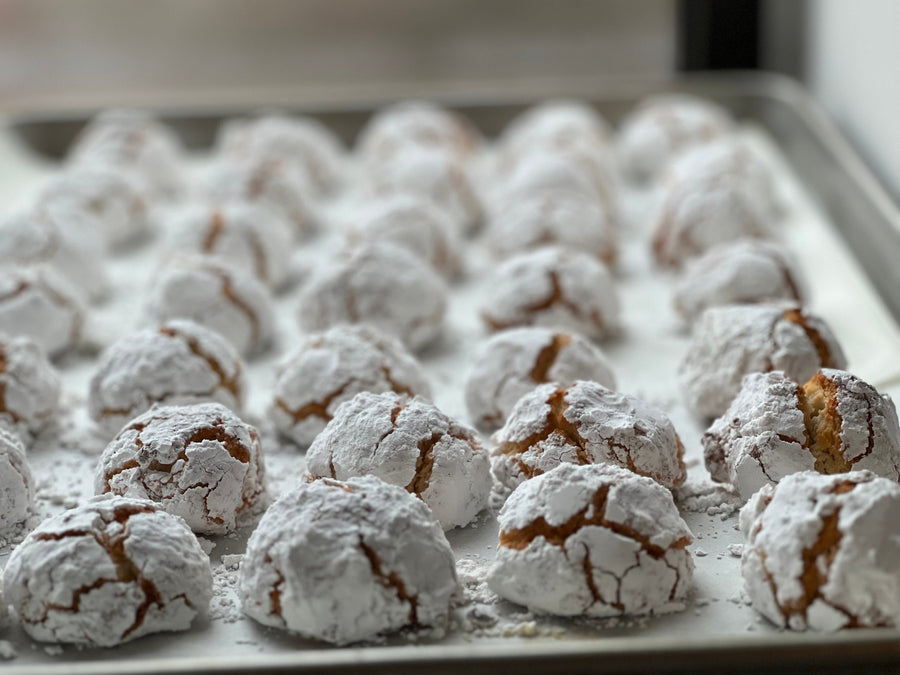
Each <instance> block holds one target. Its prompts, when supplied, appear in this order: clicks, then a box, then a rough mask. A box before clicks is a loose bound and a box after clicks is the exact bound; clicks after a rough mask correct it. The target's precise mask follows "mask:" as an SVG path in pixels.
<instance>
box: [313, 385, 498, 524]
mask: <svg viewBox="0 0 900 675" xmlns="http://www.w3.org/2000/svg"><path fill="white" fill-rule="evenodd" d="M306 470H307V471H308V472H309V475H310V476H311V477H312V478H324V477H329V478H336V479H338V480H347V479H348V478H352V477H354V476H368V475H371V476H377V477H378V478H380V479H382V480H383V481H385V482H387V483H390V484H392V485H398V486H400V487H402V488H404V489H405V490H406V491H407V492H409V493H411V494H414V495H415V496H416V497H418V498H419V499H421V500H422V501H424V502H425V503H426V504H428V506H429V507H430V508H431V511H432V513H434V517H435V518H437V519H438V522H440V524H441V526H442V527H443V528H444V529H445V530H450V529H452V528H454V527H463V526H465V525H468V524H469V523H471V522H472V520H474V518H475V516H477V515H478V514H479V513H480V512H481V511H482V510H483V509H484V508H485V507H486V506H487V502H488V497H489V495H490V492H491V485H492V482H491V471H490V462H489V460H488V455H487V452H486V451H485V450H484V449H483V448H482V447H481V444H480V443H479V442H478V438H477V437H476V435H475V432H474V431H473V430H471V429H469V428H468V427H466V426H464V425H462V424H460V423H459V422H457V421H455V420H453V419H452V418H450V417H448V416H447V415H445V414H444V413H442V412H441V411H440V410H438V409H437V408H436V407H434V406H433V405H432V404H431V403H427V402H426V401H424V400H423V399H420V398H414V399H412V400H410V399H409V398H408V397H406V396H403V395H401V394H396V393H394V392H392V391H389V392H384V393H381V394H373V393H371V392H363V393H361V394H357V395H356V396H354V397H353V398H352V399H351V400H350V401H347V402H346V403H343V404H341V406H340V407H339V408H338V409H337V411H336V412H335V414H334V418H333V419H332V420H331V421H330V422H329V423H328V426H326V427H325V430H324V431H323V432H322V433H321V434H319V435H318V436H316V439H315V440H314V441H313V444H312V445H311V446H310V448H309V452H308V453H307V455H306Z"/></svg>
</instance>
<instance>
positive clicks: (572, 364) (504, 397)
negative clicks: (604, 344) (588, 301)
mask: <svg viewBox="0 0 900 675" xmlns="http://www.w3.org/2000/svg"><path fill="white" fill-rule="evenodd" d="M576 380H592V381H594V382H598V383H600V384H602V385H603V386H604V387H608V388H609V389H615V387H616V380H615V376H614V375H613V371H612V367H611V366H610V364H609V362H608V361H607V360H606V356H605V355H604V354H603V351H602V350H601V349H600V348H599V347H597V346H596V345H595V344H594V343H593V342H591V341H590V340H588V339H586V338H584V337H582V336H581V335H578V334H577V333H566V332H562V331H554V330H552V329H550V328H512V329H510V330H505V331H501V332H500V333H497V334H495V335H493V336H491V337H490V338H489V339H488V340H487V341H485V342H484V343H483V344H482V345H481V347H480V348H479V349H478V351H477V353H476V354H475V359H474V361H473V363H472V367H471V369H470V370H469V374H468V376H467V378H466V387H465V394H466V408H467V410H468V412H469V416H470V418H471V419H472V421H474V423H475V424H476V425H477V426H478V427H480V428H483V429H496V428H497V427H499V426H502V425H503V423H504V422H505V421H506V418H507V417H508V416H509V414H510V412H512V409H513V407H515V405H516V402H517V401H518V400H519V399H520V398H522V397H523V396H524V395H525V394H527V393H528V392H530V391H531V390H532V389H534V388H535V387H536V386H538V385H539V384H543V383H545V382H556V383H558V384H560V385H562V386H570V385H572V384H574V383H575V381H576Z"/></svg>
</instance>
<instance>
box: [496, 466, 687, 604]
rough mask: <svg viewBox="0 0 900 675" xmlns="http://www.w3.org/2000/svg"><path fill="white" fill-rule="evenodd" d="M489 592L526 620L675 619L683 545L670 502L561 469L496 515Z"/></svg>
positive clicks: (596, 475) (613, 472) (598, 469)
mask: <svg viewBox="0 0 900 675" xmlns="http://www.w3.org/2000/svg"><path fill="white" fill-rule="evenodd" d="M499 521H500V545H499V547H498V548H497V556H496V558H495V559H494V563H493V565H492V566H491V568H490V571H489V573H488V578H487V582H488V585H489V586H490V588H491V589H492V590H493V591H494V592H495V593H497V594H498V595H500V596H501V597H503V598H505V599H506V600H510V601H511V602H515V603H518V604H520V605H525V606H526V607H528V609H530V610H532V611H537V612H541V613H547V614H556V615H560V616H591V617H610V616H622V615H639V614H661V613H667V612H672V611H680V610H682V609H684V604H683V600H684V598H685V596H686V595H687V593H688V592H689V591H690V589H691V587H692V584H693V568H694V566H693V562H692V560H691V556H690V553H689V552H688V550H687V546H688V545H689V544H690V543H691V541H692V539H693V537H692V535H691V531H690V530H689V529H688V526H687V524H686V523H685V522H684V520H682V519H681V516H680V515H679V514H678V509H677V508H676V506H675V502H674V501H673V499H672V495H671V493H670V492H669V491H668V490H666V489H665V488H664V487H662V486H661V485H659V484H658V483H656V482H655V481H653V480H650V479H649V478H645V477H642V476H637V475H635V474H634V473H632V472H630V471H627V470H625V469H622V468H619V467H616V466H610V465H605V466H596V465H589V466H577V465H574V464H562V465H560V466H558V467H557V468H555V469H554V470H552V471H550V472H548V473H545V474H543V475H541V476H538V477H537V478H535V479H534V480H530V481H527V482H525V483H523V484H522V485H520V486H519V487H518V488H516V490H515V491H514V492H513V493H512V495H511V496H510V498H509V499H508V500H507V501H506V504H504V506H503V508H502V509H501V511H500V515H499Z"/></svg>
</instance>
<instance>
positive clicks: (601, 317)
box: [481, 246, 620, 338]
mask: <svg viewBox="0 0 900 675" xmlns="http://www.w3.org/2000/svg"><path fill="white" fill-rule="evenodd" d="M619 311H620V310H619V296H618V292H617V290H616V285H615V282H614V281H613V278H612V275H611V274H610V273H609V271H608V270H607V269H606V267H605V266H604V265H603V263H601V262H599V261H598V260H597V259H596V258H594V257H593V256H591V255H588V254H587V253H581V252H579V251H572V250H568V249H565V248H561V247H558V246H548V247H542V248H539V249H536V250H534V251H530V252H527V253H520V254H519V255H516V256H514V257H512V258H509V259H508V260H506V261H505V262H503V263H502V264H500V265H499V266H498V267H497V268H496V269H495V270H494V272H493V274H492V275H491V278H490V281H489V283H488V284H487V286H486V290H485V300H484V302H483V304H482V307H481V318H482V319H483V321H484V323H485V325H486V326H487V327H488V328H489V329H490V330H492V331H499V330H506V329H507V328H513V327H516V326H546V327H548V328H557V329H560V330H570V331H574V332H576V333H582V334H583V335H585V336H587V337H589V338H602V337H606V336H608V335H610V334H612V333H615V332H616V331H617V330H618V327H619V325H618V324H619Z"/></svg>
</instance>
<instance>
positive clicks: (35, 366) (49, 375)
mask: <svg viewBox="0 0 900 675" xmlns="http://www.w3.org/2000/svg"><path fill="white" fill-rule="evenodd" d="M60 392H61V386H60V378H59V375H58V373H57V372H56V370H55V369H54V368H53V366H52V365H51V364H50V362H49V361H48V360H47V355H46V354H45V353H44V351H43V350H42V349H41V348H40V347H39V346H38V344H37V343H36V342H35V341H34V340H32V339H31V338H29V337H24V336H19V337H10V336H8V335H0V425H6V426H9V427H10V428H12V429H14V430H15V431H16V432H18V433H19V434H20V435H21V436H22V439H23V440H26V441H27V440H30V437H31V436H32V435H37V434H38V433H40V432H41V431H42V430H43V429H45V428H46V427H48V426H50V425H52V424H53V423H55V421H56V417H57V415H58V413H59V408H60V405H59V399H60Z"/></svg>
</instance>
